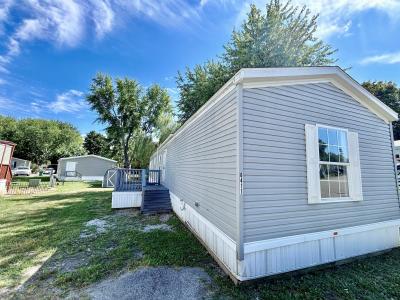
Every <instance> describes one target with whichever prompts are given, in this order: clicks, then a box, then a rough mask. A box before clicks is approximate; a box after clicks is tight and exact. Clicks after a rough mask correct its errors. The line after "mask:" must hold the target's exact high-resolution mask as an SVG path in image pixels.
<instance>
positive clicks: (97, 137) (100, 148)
mask: <svg viewBox="0 0 400 300" xmlns="http://www.w3.org/2000/svg"><path fill="white" fill-rule="evenodd" d="M83 147H84V148H85V150H86V151H87V153H88V154H94V155H101V156H107V153H108V143H107V139H106V137H105V136H104V135H102V134H101V133H98V132H96V131H93V130H92V131H90V132H89V133H88V134H87V135H86V136H85V140H84V142H83Z"/></svg>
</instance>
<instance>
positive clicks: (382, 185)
mask: <svg viewBox="0 0 400 300" xmlns="http://www.w3.org/2000/svg"><path fill="white" fill-rule="evenodd" d="M395 120H397V113H395V112H394V111H393V110H391V109H390V108H389V107H387V106H386V105H384V104H383V103H382V102H381V101H379V100H378V99H377V98H375V97H374V96H373V95H371V94H370V93H369V92H367V91H366V90H365V89H364V88H363V87H362V86H361V85H359V84H358V83H357V82H356V81H354V80H353V79H352V78H351V77H350V76H348V75H347V74H346V73H345V72H344V71H342V70H341V69H340V68H339V67H305V68H268V69H242V70H240V71H239V72H238V73H237V74H236V75H235V76H234V77H233V78H231V79H230V80H229V81H228V82H227V83H226V84H225V85H224V86H223V87H222V88H221V89H220V90H219V91H218V92H217V93H216V94H215V95H214V96H213V97H212V98H211V99H210V100H209V101H208V102H207V103H206V104H205V105H204V106H203V107H202V108H201V109H199V111H197V112H196V113H195V114H194V115H193V116H192V117H191V118H190V119H189V120H188V121H187V122H186V123H185V124H184V125H183V126H182V127H181V128H180V129H179V130H178V131H177V132H176V133H175V134H173V135H171V136H170V137H169V138H168V139H167V140H166V141H165V142H164V143H162V144H161V145H160V147H159V148H158V149H157V151H156V152H155V153H154V154H153V156H152V157H151V162H150V169H160V170H161V184H163V185H164V186H165V187H167V188H168V189H169V191H170V196H171V202H172V206H173V209H174V211H175V213H176V214H177V216H178V217H179V218H180V219H181V220H182V221H183V222H185V223H186V224H187V226H188V227H189V228H190V229H191V230H192V231H193V232H194V233H195V234H196V235H197V237H198V238H199V239H200V240H201V241H202V242H203V244H204V245H205V246H206V247H207V248H208V250H209V251H210V252H211V253H212V255H213V256H214V257H215V258H216V260H217V261H218V262H219V264H220V265H221V266H222V267H223V268H224V269H225V271H227V272H228V273H229V274H230V275H231V277H232V278H234V279H235V280H238V281H244V280H249V279H254V278H259V277H263V276H269V275H273V274H279V273H283V272H288V271H293V270H298V269H303V268H308V267H312V266H316V265H321V264H326V263H331V262H334V261H339V260H343V259H347V258H350V257H355V256H359V255H363V254H367V253H372V252H376V251H380V250H385V249H391V248H394V247H397V246H399V227H400V208H399V195H398V190H397V178H396V176H397V175H396V172H395V161H394V152H393V135H392V126H391V122H392V121H395Z"/></svg>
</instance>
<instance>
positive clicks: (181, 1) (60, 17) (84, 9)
mask: <svg viewBox="0 0 400 300" xmlns="http://www.w3.org/2000/svg"><path fill="white" fill-rule="evenodd" d="M21 2H22V3H21ZM0 7H1V8H0V35H2V32H3V28H4V25H5V24H6V23H7V22H8V19H9V17H10V15H11V14H12V13H14V12H18V11H22V12H23V13H22V15H23V16H24V18H23V19H22V20H20V21H13V22H16V23H13V26H14V29H13V30H12V31H11V32H7V36H8V39H7V40H5V39H4V41H5V43H6V49H7V50H6V52H5V53H0V72H7V68H6V66H7V64H9V63H10V61H11V60H12V58H13V57H15V56H17V55H19V54H20V53H21V51H22V49H23V45H24V44H25V43H26V42H29V41H34V40H42V41H46V42H49V43H51V44H55V45H57V46H58V47H76V46H77V45H79V44H80V43H81V42H82V40H83V39H84V37H85V36H87V35H90V34H92V33H93V34H94V35H95V36H96V38H98V39H100V38H102V37H104V36H105V35H106V34H107V33H109V32H111V31H112V30H113V29H114V27H115V24H116V23H117V22H119V23H120V24H121V25H126V24H128V22H131V21H132V20H131V19H132V17H135V18H139V17H145V18H147V19H150V20H151V21H153V22H156V23H158V24H160V25H163V26H175V27H177V28H187V26H184V27H183V26H181V25H182V24H184V23H186V25H187V23H192V22H194V21H195V20H198V19H199V9H200V6H199V5H191V4H189V3H187V2H186V1H185V0H163V1H158V0H135V1H132V0H87V1H81V0H68V1H65V0H0ZM116 15H118V18H116V17H115V16H116Z"/></svg>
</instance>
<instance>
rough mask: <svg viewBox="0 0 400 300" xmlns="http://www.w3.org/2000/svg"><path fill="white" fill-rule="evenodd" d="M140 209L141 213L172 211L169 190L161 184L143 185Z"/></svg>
mask: <svg viewBox="0 0 400 300" xmlns="http://www.w3.org/2000/svg"><path fill="white" fill-rule="evenodd" d="M140 211H141V212H142V213H143V214H156V213H162V212H170V211H172V206H171V199H170V196H169V190H168V189H167V188H166V187H164V186H162V185H149V186H144V187H143V200H142V206H141V209H140Z"/></svg>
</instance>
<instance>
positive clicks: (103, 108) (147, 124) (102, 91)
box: [87, 74, 171, 168]
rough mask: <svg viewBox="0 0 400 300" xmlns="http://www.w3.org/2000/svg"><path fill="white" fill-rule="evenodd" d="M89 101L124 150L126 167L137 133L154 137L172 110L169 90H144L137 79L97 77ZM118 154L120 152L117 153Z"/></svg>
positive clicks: (153, 88) (153, 86)
mask: <svg viewBox="0 0 400 300" xmlns="http://www.w3.org/2000/svg"><path fill="white" fill-rule="evenodd" d="M87 101H88V102H89V104H90V105H91V109H92V110H94V111H96V112H97V113H98V118H97V120H98V121H99V122H101V123H103V124H105V125H106V132H107V135H108V137H110V138H111V139H112V140H113V141H114V142H115V143H116V145H118V146H120V147H121V148H122V153H123V162H124V167H126V168H128V167H130V160H131V159H130V157H129V144H130V142H131V139H132V137H133V135H134V133H135V132H137V131H138V130H142V131H143V132H144V134H150V135H151V134H152V132H153V131H154V129H155V126H156V122H157V120H158V118H159V117H160V115H161V114H162V113H163V112H164V111H168V110H171V104H170V98H169V95H168V93H167V91H166V90H164V89H162V88H161V87H159V86H158V85H152V86H151V87H149V88H148V89H146V90H145V89H144V88H143V87H142V86H141V85H140V84H139V83H138V82H137V81H136V80H131V79H128V78H124V79H116V80H115V86H114V84H113V81H112V79H111V77H110V76H107V75H102V74H98V75H97V76H96V77H95V78H94V79H93V81H92V84H91V87H90V93H89V95H88V96H87ZM117 152H118V151H117Z"/></svg>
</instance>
